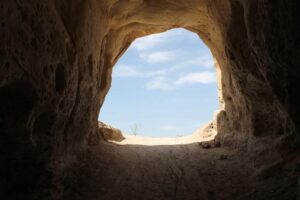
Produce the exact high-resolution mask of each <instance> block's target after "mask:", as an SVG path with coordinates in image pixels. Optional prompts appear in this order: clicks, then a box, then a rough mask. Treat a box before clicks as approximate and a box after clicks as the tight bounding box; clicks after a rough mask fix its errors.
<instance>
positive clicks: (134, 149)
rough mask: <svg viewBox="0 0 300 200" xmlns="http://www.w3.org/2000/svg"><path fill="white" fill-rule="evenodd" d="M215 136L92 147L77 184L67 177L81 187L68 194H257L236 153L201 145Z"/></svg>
mask: <svg viewBox="0 0 300 200" xmlns="http://www.w3.org/2000/svg"><path fill="white" fill-rule="evenodd" d="M213 134H214V133H213ZM213 134H212V133H211V132H210V133H208V132H206V134H202V135H201V136H199V134H198V135H192V136H189V137H183V138H176V139H173V140H169V141H167V140H168V139H161V140H158V139H153V138H143V137H133V136H131V137H128V138H127V140H124V141H123V142H121V143H119V144H115V143H109V142H104V141H103V142H102V143H101V144H100V145H97V146H91V147H90V149H89V150H88V152H89V153H88V154H87V155H85V157H84V159H83V163H82V166H78V167H79V170H77V171H79V174H76V175H74V176H73V177H76V179H75V180H72V178H73V177H70V178H69V177H67V180H68V178H69V179H70V182H74V181H75V182H76V183H77V185H76V184H75V185H74V184H73V185H72V186H70V191H72V192H70V193H68V190H66V191H65V195H66V197H67V198H68V199H74V200H77V199H80V200H82V199H86V200H97V199H99V200H222V199H228V200H234V199H240V198H241V199H244V197H246V196H247V195H249V194H251V192H252V191H253V188H252V187H251V185H250V182H251V181H250V174H251V173H252V168H251V165H249V163H247V161H246V159H245V158H243V156H241V155H239V154H238V153H237V152H236V151H235V150H233V149H229V148H225V147H219V148H209V149H204V148H202V147H201V145H199V140H201V139H208V138H211V137H213V136H214V135H213ZM120 144H121V145H120ZM80 169H82V170H80ZM77 173H78V172H77ZM74 187H75V188H80V190H78V189H74ZM74 191H78V192H74ZM245 199H247V198H245ZM249 199H250V198H249Z"/></svg>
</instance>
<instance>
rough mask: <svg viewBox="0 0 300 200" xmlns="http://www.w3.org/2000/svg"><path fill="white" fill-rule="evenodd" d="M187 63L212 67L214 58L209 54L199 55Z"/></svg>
mask: <svg viewBox="0 0 300 200" xmlns="http://www.w3.org/2000/svg"><path fill="white" fill-rule="evenodd" d="M186 64H190V65H199V66H200V67H205V68H212V67H213V66H214V64H215V63H214V60H213V59H212V58H211V57H209V56H202V57H201V56H199V57H197V58H195V59H191V60H189V61H188V62H187V63H186Z"/></svg>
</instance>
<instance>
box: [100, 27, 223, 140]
mask: <svg viewBox="0 0 300 200" xmlns="http://www.w3.org/2000/svg"><path fill="white" fill-rule="evenodd" d="M112 77H113V78H112V87H111V89H110V91H109V93H108V95H107V97H106V100H105V102H104V104H103V106H102V109H101V112H100V115H99V120H100V121H102V122H104V123H106V124H109V125H111V126H113V127H115V128H119V129H121V130H122V132H123V133H124V134H134V133H135V132H136V133H137V135H140V136H149V137H177V136H184V135H190V134H192V133H194V131H196V130H197V129H198V128H200V127H201V126H203V125H205V124H206V123H208V122H209V121H211V120H212V119H213V114H214V112H215V111H216V110H217V109H218V96H217V84H216V72H215V68H214V61H213V56H212V54H211V52H210V50H209V49H208V47H207V46H206V45H205V44H204V43H203V41H202V40H201V39H200V38H199V37H198V35H196V34H195V33H193V32H190V31H187V30H185V29H182V28H178V29H172V30H169V31H166V32H163V33H159V34H153V35H149V36H146V37H142V38H138V39H136V40H135V41H134V42H133V43H132V44H131V46H130V47H129V48H128V50H127V51H126V52H125V54H124V55H123V56H122V57H121V58H120V60H119V61H118V63H117V64H116V66H115V67H114V69H113V75H112Z"/></svg>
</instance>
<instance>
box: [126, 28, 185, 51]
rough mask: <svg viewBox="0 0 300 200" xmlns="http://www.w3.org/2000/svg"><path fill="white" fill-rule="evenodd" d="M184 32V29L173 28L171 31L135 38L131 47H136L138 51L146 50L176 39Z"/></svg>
mask: <svg viewBox="0 0 300 200" xmlns="http://www.w3.org/2000/svg"><path fill="white" fill-rule="evenodd" d="M184 32H185V30H183V29H174V30H173V31H166V32H163V33H156V34H152V35H148V36H145V37H141V38H138V39H136V40H135V41H134V42H133V43H132V45H131V47H133V48H135V49H137V50H138V51H146V50H149V49H153V48H155V47H158V46H161V45H164V44H165V43H166V42H171V41H172V40H175V39H177V36H178V35H180V34H183V33H184Z"/></svg>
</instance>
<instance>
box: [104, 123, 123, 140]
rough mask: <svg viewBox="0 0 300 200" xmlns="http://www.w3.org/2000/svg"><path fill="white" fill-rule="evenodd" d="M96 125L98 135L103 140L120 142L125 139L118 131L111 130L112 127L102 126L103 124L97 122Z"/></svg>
mask: <svg viewBox="0 0 300 200" xmlns="http://www.w3.org/2000/svg"><path fill="white" fill-rule="evenodd" d="M98 125H99V134H101V135H102V137H103V138H104V139H105V140H112V141H117V142H121V141H122V140H124V139H125V137H124V136H123V134H122V132H121V130H120V129H116V128H113V127H112V126H110V125H107V124H104V123H103V122H99V124H98Z"/></svg>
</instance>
